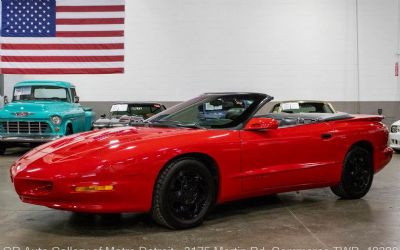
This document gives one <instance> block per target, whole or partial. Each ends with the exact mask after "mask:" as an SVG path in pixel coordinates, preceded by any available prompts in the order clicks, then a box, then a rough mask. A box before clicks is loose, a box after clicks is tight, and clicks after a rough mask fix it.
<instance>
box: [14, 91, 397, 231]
mask: <svg viewBox="0 0 400 250" xmlns="http://www.w3.org/2000/svg"><path fill="white" fill-rule="evenodd" d="M272 99H273V98H272V97H270V96H268V95H265V94H259V93H208V94H203V95H201V96H199V97H197V98H194V99H192V100H189V101H187V102H184V103H182V104H179V105H177V106H175V107H172V108H171V109H168V110H166V111H163V112H161V113H159V114H157V115H155V116H153V117H152V118H150V119H148V120H146V122H145V123H144V124H142V125H141V126H139V127H122V128H114V129H107V130H99V131H92V132H85V133H81V134H76V135H72V136H68V137H65V138H62V139H59V140H57V141H54V142H51V143H47V144H44V145H42V146H40V147H37V148H35V149H33V150H32V151H30V152H28V153H27V154H25V155H24V156H22V157H21V158H20V159H18V160H17V161H16V162H15V163H14V164H13V165H12V167H11V178H12V181H13V183H14V185H15V190H16V192H17V193H18V195H19V197H20V198H21V200H22V201H23V202H26V203H32V204H37V205H42V206H47V207H50V208H56V209H62V210H70V211H76V212H90V213H122V212H149V213H150V214H151V215H152V217H153V218H154V220H155V221H156V222H158V223H160V224H162V225H164V226H166V227H169V228H173V229H184V228H189V227H194V226H197V225H199V224H200V223H201V222H202V221H203V219H204V218H205V216H206V214H207V212H208V211H210V208H212V206H213V205H215V204H219V203H222V202H226V201H231V200H237V199H242V198H247V197H253V196H260V195H266V194H272V193H280V192H287V191H293V190H301V189H310V188H320V187H331V189H332V191H333V192H334V193H335V194H336V195H338V196H339V197H342V198H345V199H358V198H361V197H363V196H364V195H366V194H367V192H368V191H369V189H370V187H371V184H372V179H373V176H374V174H375V173H377V172H378V171H380V170H381V169H382V168H383V167H384V166H385V165H386V164H387V163H388V162H389V161H390V160H391V157H392V153H393V151H392V149H390V148H389V147H388V146H387V141H388V130H387V128H386V126H385V125H384V124H382V123H381V120H382V117H379V116H366V115H348V114H345V113H335V114H315V113H313V114H283V113H276V114H268V113H267V114H264V113H263V112H262V109H261V108H262V107H263V106H264V105H265V104H266V103H267V102H269V101H271V100H272Z"/></svg>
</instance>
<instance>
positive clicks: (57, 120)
mask: <svg viewBox="0 0 400 250" xmlns="http://www.w3.org/2000/svg"><path fill="white" fill-rule="evenodd" d="M61 121H62V119H61V117H59V116H58V115H54V116H52V117H51V122H52V123H53V124H54V125H56V126H58V125H60V124H61Z"/></svg>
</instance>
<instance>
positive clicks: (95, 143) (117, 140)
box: [22, 127, 207, 163]
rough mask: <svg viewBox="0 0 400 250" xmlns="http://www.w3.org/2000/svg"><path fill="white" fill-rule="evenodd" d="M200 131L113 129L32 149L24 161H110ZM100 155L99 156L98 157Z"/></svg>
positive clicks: (181, 129) (87, 133) (85, 134)
mask: <svg viewBox="0 0 400 250" xmlns="http://www.w3.org/2000/svg"><path fill="white" fill-rule="evenodd" d="M206 131H207V130H204V129H186V128H148V127H121V128H114V129H105V130H96V131H91V132H86V133H81V134H77V135H72V136H68V137H65V138H62V139H59V140H57V141H54V142H50V143H47V144H44V145H42V146H39V147H37V148H35V149H34V150H32V151H30V152H29V153H27V154H26V155H25V156H24V157H22V158H26V159H29V161H34V160H36V158H37V159H38V158H41V157H44V156H46V157H45V158H46V159H45V161H46V162H47V163H57V162H65V161H70V160H84V159H88V158H91V159H93V158H96V159H98V160H101V161H104V160H106V161H107V160H110V159H111V158H113V157H114V156H115V155H116V153H117V152H118V151H121V150H125V149H128V150H129V149H133V148H136V147H138V146H139V145H150V144H152V143H157V142H158V143H160V141H162V142H166V141H173V140H170V139H169V140H168V138H171V137H174V139H175V138H176V137H177V136H186V135H188V134H195V133H202V132H203V133H204V132H206ZM99 152H101V153H99Z"/></svg>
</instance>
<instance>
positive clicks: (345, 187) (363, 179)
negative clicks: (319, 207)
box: [331, 147, 374, 199]
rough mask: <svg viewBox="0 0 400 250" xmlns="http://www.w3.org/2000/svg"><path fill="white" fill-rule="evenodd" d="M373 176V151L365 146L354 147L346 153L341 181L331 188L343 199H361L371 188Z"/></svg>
mask: <svg viewBox="0 0 400 250" xmlns="http://www.w3.org/2000/svg"><path fill="white" fill-rule="evenodd" d="M373 178H374V169H373V162H372V155H371V153H370V152H369V151H368V150H366V149H364V148H361V147H353V148H352V149H351V150H350V151H349V153H347V155H346V158H345V161H344V167H343V172H342V178H341V181H340V183H339V184H338V185H337V186H334V187H331V189H332V191H333V193H335V194H336V195H337V196H339V197H341V198H343V199H360V198H362V197H363V196H365V195H366V194H367V193H368V191H369V190H370V188H371V185H372V180H373Z"/></svg>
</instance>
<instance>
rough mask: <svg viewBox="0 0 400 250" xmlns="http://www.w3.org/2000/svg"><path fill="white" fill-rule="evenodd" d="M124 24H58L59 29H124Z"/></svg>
mask: <svg viewBox="0 0 400 250" xmlns="http://www.w3.org/2000/svg"><path fill="white" fill-rule="evenodd" d="M122 30H124V25H123V24H104V25H57V31H122Z"/></svg>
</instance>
